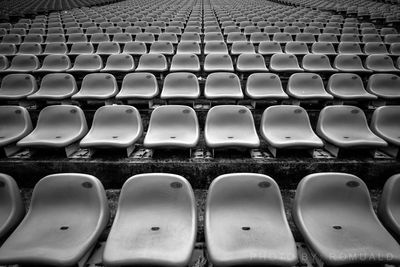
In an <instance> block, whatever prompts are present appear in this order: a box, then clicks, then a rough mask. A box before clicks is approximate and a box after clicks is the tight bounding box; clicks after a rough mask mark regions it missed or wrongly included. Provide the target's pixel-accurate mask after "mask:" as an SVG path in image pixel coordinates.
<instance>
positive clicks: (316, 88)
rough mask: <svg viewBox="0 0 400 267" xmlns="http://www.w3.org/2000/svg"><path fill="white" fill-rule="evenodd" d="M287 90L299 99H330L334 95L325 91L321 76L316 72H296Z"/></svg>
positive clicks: (290, 79) (291, 77)
mask: <svg viewBox="0 0 400 267" xmlns="http://www.w3.org/2000/svg"><path fill="white" fill-rule="evenodd" d="M286 89H287V90H286V92H287V94H288V95H289V96H291V97H294V98H296V99H298V100H328V99H333V97H332V96H331V95H330V94H328V93H327V92H326V91H325V88H324V83H323V81H322V78H321V76H319V75H318V74H315V73H294V74H292V75H291V76H290V78H289V81H288V84H287V88H286Z"/></svg>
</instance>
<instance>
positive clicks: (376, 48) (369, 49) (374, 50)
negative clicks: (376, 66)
mask: <svg viewBox="0 0 400 267" xmlns="http://www.w3.org/2000/svg"><path fill="white" fill-rule="evenodd" d="M364 53H365V54H366V55H373V54H384V55H386V54H389V53H388V50H387V49H386V46H385V44H384V43H366V44H365V45H364Z"/></svg>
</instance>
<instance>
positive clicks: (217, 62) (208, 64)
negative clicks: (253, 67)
mask: <svg viewBox="0 0 400 267" xmlns="http://www.w3.org/2000/svg"><path fill="white" fill-rule="evenodd" d="M204 71H205V72H214V71H234V69H233V62H232V59H231V57H230V56H229V55H226V54H209V55H207V56H206V58H205V60H204Z"/></svg>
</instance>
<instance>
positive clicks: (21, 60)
mask: <svg viewBox="0 0 400 267" xmlns="http://www.w3.org/2000/svg"><path fill="white" fill-rule="evenodd" d="M39 66H40V63H39V59H38V58H37V57H36V56H35V55H29V54H23V55H16V56H14V57H13V58H12V60H11V63H10V66H9V67H8V68H7V69H5V70H2V71H3V72H20V73H26V72H32V71H34V70H36V69H37V68H39Z"/></svg>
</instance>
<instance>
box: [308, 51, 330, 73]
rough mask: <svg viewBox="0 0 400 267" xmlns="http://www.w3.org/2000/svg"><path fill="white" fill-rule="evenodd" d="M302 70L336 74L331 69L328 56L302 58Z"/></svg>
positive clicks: (309, 55)
mask: <svg viewBox="0 0 400 267" xmlns="http://www.w3.org/2000/svg"><path fill="white" fill-rule="evenodd" d="M302 66H303V69H304V70H305V71H308V72H316V73H320V72H321V73H323V72H337V70H336V69H334V68H332V66H331V63H330V61H329V58H328V56H326V55H322V54H321V55H319V54H308V55H305V56H304V57H303V62H302Z"/></svg>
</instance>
